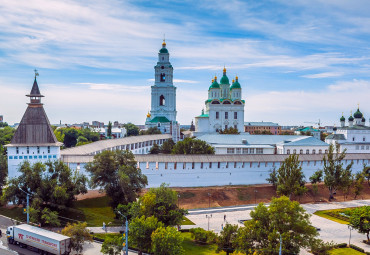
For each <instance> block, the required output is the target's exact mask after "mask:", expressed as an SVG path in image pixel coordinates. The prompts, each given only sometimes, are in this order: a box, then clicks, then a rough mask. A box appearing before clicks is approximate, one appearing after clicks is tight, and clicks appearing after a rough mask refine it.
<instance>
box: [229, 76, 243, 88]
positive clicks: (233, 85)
mask: <svg viewBox="0 0 370 255" xmlns="http://www.w3.org/2000/svg"><path fill="white" fill-rule="evenodd" d="M230 89H241V87H240V83H239V82H238V78H236V79H235V82H234V83H233V84H232V85H231V87H230Z"/></svg>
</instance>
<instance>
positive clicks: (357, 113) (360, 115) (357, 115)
mask: <svg viewBox="0 0 370 255" xmlns="http://www.w3.org/2000/svg"><path fill="white" fill-rule="evenodd" d="M353 116H354V117H355V118H356V119H361V118H362V116H363V115H362V113H361V112H360V109H359V108H357V111H356V112H355V113H354V114H353Z"/></svg>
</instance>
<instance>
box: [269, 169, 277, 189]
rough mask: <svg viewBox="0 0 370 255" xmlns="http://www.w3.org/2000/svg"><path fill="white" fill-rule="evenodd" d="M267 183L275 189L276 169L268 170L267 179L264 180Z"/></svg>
mask: <svg viewBox="0 0 370 255" xmlns="http://www.w3.org/2000/svg"><path fill="white" fill-rule="evenodd" d="M266 181H268V182H269V183H271V184H272V186H273V187H274V188H275V189H276V187H277V182H278V174H277V172H276V168H275V167H274V168H273V169H272V170H270V173H269V177H268V178H267V179H266Z"/></svg>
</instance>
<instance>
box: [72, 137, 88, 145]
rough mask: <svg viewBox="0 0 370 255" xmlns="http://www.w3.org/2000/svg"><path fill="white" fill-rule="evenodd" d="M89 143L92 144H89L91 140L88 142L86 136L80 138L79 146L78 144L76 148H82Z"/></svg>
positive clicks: (78, 139) (78, 140)
mask: <svg viewBox="0 0 370 255" xmlns="http://www.w3.org/2000/svg"><path fill="white" fill-rule="evenodd" d="M88 143H91V142H89V140H87V138H86V137H84V136H79V137H78V138H77V144H76V146H81V145H84V144H88Z"/></svg>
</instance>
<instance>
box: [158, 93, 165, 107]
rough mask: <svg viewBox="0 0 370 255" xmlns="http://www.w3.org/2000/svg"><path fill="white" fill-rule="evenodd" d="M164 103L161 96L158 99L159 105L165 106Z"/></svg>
mask: <svg viewBox="0 0 370 255" xmlns="http://www.w3.org/2000/svg"><path fill="white" fill-rule="evenodd" d="M165 103H166V100H165V99H164V96H163V95H161V96H160V97H159V105H165Z"/></svg>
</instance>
